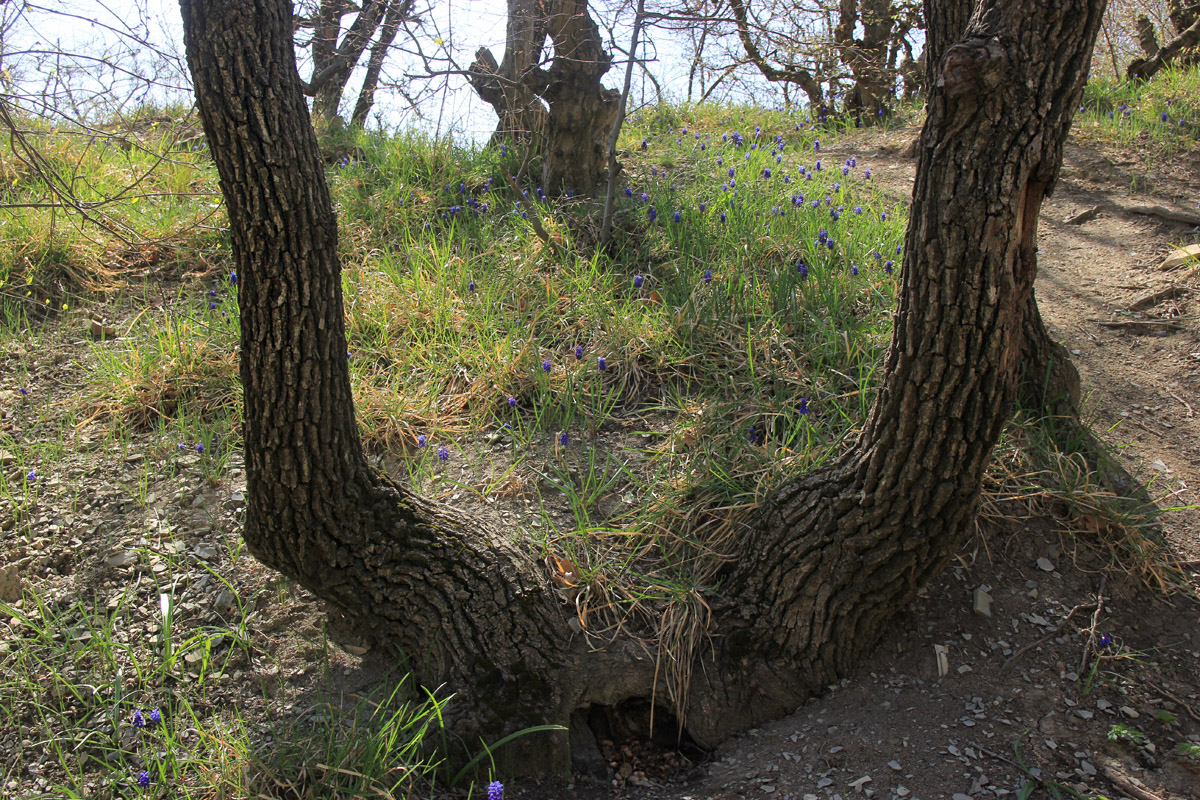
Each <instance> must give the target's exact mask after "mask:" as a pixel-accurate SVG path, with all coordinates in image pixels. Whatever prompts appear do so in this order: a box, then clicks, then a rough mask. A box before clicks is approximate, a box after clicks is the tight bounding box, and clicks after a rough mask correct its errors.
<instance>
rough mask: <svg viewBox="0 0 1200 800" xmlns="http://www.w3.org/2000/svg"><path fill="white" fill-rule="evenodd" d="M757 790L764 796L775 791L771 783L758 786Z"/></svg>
mask: <svg viewBox="0 0 1200 800" xmlns="http://www.w3.org/2000/svg"><path fill="white" fill-rule="evenodd" d="M758 788H759V789H762V790H763V793H764V794H772V793H774V791H775V785H774V784H772V783H764V784H763V785H762V786H760V787H758Z"/></svg>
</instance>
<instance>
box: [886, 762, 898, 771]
mask: <svg viewBox="0 0 1200 800" xmlns="http://www.w3.org/2000/svg"><path fill="white" fill-rule="evenodd" d="M888 766H889V767H891V768H892V769H894V770H896V771H897V772H899V771H900V762H899V761H889V762H888Z"/></svg>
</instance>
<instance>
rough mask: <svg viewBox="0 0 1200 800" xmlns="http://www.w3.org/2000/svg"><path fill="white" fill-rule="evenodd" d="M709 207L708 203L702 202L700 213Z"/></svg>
mask: <svg viewBox="0 0 1200 800" xmlns="http://www.w3.org/2000/svg"><path fill="white" fill-rule="evenodd" d="M707 208H708V206H707V205H706V204H704V203H701V204H700V213H701V214H703V213H704V211H705V209H707Z"/></svg>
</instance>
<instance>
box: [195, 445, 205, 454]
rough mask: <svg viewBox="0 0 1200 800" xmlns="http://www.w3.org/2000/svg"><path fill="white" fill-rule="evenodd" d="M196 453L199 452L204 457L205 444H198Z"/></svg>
mask: <svg viewBox="0 0 1200 800" xmlns="http://www.w3.org/2000/svg"><path fill="white" fill-rule="evenodd" d="M196 452H197V453H198V454H199V455H204V444H203V443H202V442H198V443H197V444H196Z"/></svg>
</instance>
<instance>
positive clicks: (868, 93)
mask: <svg viewBox="0 0 1200 800" xmlns="http://www.w3.org/2000/svg"><path fill="white" fill-rule="evenodd" d="M838 14H839V16H838V24H837V27H836V28H834V33H833V38H834V44H835V45H836V46H837V48H838V52H839V55H840V57H841V60H842V63H844V64H846V66H848V67H849V68H850V71H851V73H853V75H854V85H853V86H852V87H851V88H850V91H849V92H848V93H847V94H846V110H847V111H848V112H850V113H851V114H853V115H855V116H856V117H858V119H859V120H860V121H862V122H864V123H867V124H873V123H875V122H878V121H879V119H880V118H881V117H882V116H883V115H884V112H885V109H886V106H887V103H888V100H889V99H890V97H891V92H890V90H891V89H892V88H893V85H894V83H895V79H896V74H895V72H894V71H893V70H891V69H889V68H888V43H889V41H890V39H891V34H892V30H893V28H895V26H896V14H897V11H896V9H895V7H894V6H893V4H892V0H840V6H839V11H838ZM860 29H861V31H862V38H855V33H857V32H858V31H859V30H860Z"/></svg>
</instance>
